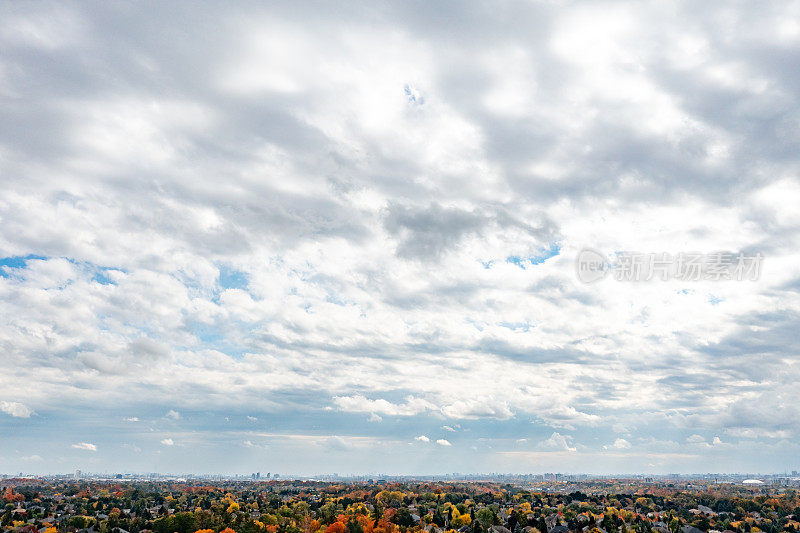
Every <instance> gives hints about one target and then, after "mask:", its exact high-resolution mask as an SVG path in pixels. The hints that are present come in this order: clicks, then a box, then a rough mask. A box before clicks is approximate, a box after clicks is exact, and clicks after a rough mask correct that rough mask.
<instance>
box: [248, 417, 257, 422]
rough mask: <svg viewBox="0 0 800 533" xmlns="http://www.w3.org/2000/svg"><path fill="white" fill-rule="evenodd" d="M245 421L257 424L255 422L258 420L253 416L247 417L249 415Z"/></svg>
mask: <svg viewBox="0 0 800 533" xmlns="http://www.w3.org/2000/svg"><path fill="white" fill-rule="evenodd" d="M247 420H249V421H250V422H257V421H258V418H257V417H255V416H249V415H248V416H247Z"/></svg>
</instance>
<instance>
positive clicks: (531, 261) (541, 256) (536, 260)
mask: <svg viewBox="0 0 800 533" xmlns="http://www.w3.org/2000/svg"><path fill="white" fill-rule="evenodd" d="M560 253H561V246H559V245H558V244H551V245H550V246H549V247H548V248H543V249H542V251H541V252H540V253H538V254H536V255H530V256H528V257H521V256H518V255H510V256H508V257H506V263H511V264H514V265H517V266H518V267H520V268H521V269H523V270H524V269H525V268H526V267H527V266H528V265H541V264H542V263H544V262H545V261H547V260H548V259H550V258H551V257H555V256H557V255H559V254H560Z"/></svg>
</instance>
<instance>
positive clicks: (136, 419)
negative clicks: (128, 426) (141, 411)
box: [125, 416, 139, 422]
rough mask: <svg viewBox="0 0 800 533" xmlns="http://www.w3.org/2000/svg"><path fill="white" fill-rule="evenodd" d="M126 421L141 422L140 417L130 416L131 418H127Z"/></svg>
mask: <svg viewBox="0 0 800 533" xmlns="http://www.w3.org/2000/svg"><path fill="white" fill-rule="evenodd" d="M125 421H126V422H138V421H139V417H138V416H130V417H128V418H126V419H125Z"/></svg>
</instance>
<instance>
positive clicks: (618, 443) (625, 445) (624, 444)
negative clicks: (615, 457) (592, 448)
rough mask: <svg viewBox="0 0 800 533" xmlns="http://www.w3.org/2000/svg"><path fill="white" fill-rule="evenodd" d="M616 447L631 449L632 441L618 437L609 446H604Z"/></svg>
mask: <svg viewBox="0 0 800 533" xmlns="http://www.w3.org/2000/svg"><path fill="white" fill-rule="evenodd" d="M609 448H614V449H617V450H629V449H630V448H631V443H630V442H628V441H627V440H625V439H616V440H615V441H614V444H611V445H609V446H603V449H609Z"/></svg>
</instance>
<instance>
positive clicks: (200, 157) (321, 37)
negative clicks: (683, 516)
mask: <svg viewBox="0 0 800 533" xmlns="http://www.w3.org/2000/svg"><path fill="white" fill-rule="evenodd" d="M0 20H2V24H0V472H9V473H12V472H13V473H18V472H25V473H49V472H72V471H73V470H74V469H80V470H82V471H85V472H175V473H180V472H193V473H250V472H262V473H266V472H272V473H280V474H283V475H289V474H297V475H313V474H324V473H329V474H330V473H338V474H340V475H344V474H355V473H364V474H369V473H387V474H443V473H449V472H519V473H541V472H565V473H577V472H588V473H598V474H602V473H619V474H624V473H655V474H658V473H669V472H678V473H680V472H784V471H786V470H789V471H791V470H797V469H800V444H799V443H800V400H798V390H797V382H798V380H800V358H798V355H799V352H800V348H798V347H799V346H800V342H798V341H800V335H799V334H798V332H799V331H800V297H799V296H800V294H799V293H800V267H799V266H798V265H800V251H799V250H800V209H798V205H800V180H799V179H798V178H799V176H800V174H799V171H800V164H799V163H800V102H799V101H798V99H799V98H800V76H798V72H800V2H797V1H794V2H792V1H787V2H757V3H748V2H714V1H709V2H701V3H698V2H680V1H678V2H657V1H643V2H600V1H591V2H580V1H566V0H565V1H543V2H534V1H525V2H523V1H519V2H517V1H502V0H501V1H499V2H492V3H479V2H470V1H465V2H440V1H434V2H430V1H409V2H384V1H378V2H364V3H358V2H308V3H297V2H280V1H278V2H269V3H261V2H254V3H250V2H235V3H228V2H226V3H218V2H170V3H166V4H165V3H161V2H136V3H129V2H100V1H97V2H70V1H66V2H39V3H31V2H3V3H2V4H0ZM585 249H589V250H591V253H592V254H595V257H599V258H600V259H601V263H603V265H605V266H603V267H602V268H603V269H604V270H601V271H600V272H601V274H603V276H601V277H600V279H597V280H592V282H591V283H589V282H587V280H586V279H584V278H582V277H581V276H579V273H580V270H579V266H578V265H577V264H576V261H577V258H578V257H579V256H581V251H582V250H585ZM719 252H724V253H725V254H728V255H726V257H742V256H746V257H759V258H762V259H759V261H760V262H759V270H758V272H757V275H756V276H752V277H748V278H746V279H714V278H713V277H708V279H706V278H707V276H705V275H704V276H703V277H702V278H701V279H687V278H685V277H684V278H681V277H680V276H677V275H671V274H670V275H668V276H666V279H662V278H660V277H659V276H654V277H653V279H650V280H647V279H638V280H630V279H618V277H617V276H616V273H617V272H618V270H617V268H618V267H619V265H621V264H623V263H624V258H626V257H641V256H637V255H635V254H645V257H653V256H651V255H648V254H658V255H657V257H662V256H661V255H660V254H670V255H669V256H668V257H670V258H673V260H677V259H675V258H677V257H679V256H680V255H681V254H690V253H691V254H703V257H713V255H712V254H716V253H719Z"/></svg>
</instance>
